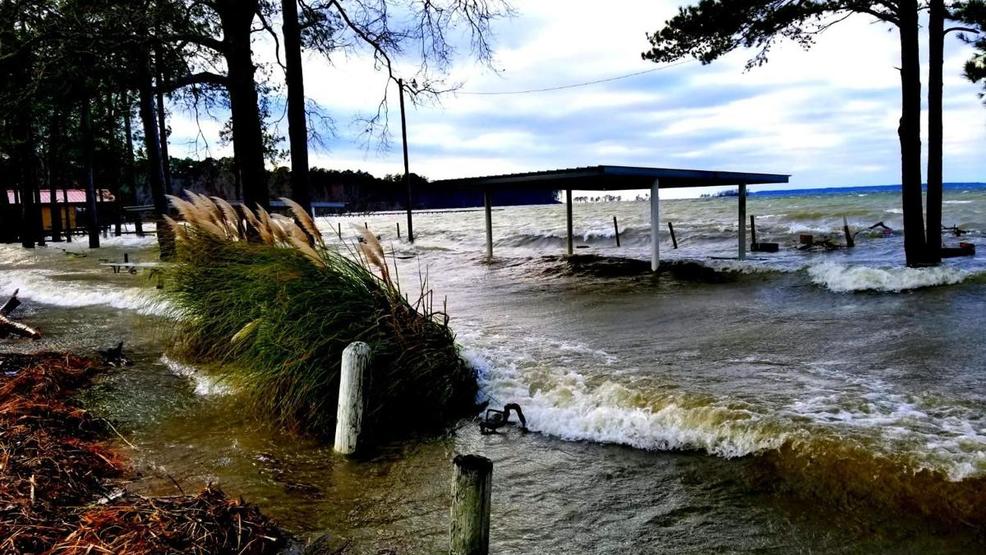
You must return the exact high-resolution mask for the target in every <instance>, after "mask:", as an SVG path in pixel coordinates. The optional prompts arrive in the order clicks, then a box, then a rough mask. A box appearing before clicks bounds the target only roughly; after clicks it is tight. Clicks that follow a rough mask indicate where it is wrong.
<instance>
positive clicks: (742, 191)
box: [737, 183, 746, 260]
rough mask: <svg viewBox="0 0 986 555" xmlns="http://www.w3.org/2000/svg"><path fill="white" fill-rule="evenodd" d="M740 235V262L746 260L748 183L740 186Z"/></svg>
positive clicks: (738, 238)
mask: <svg viewBox="0 0 986 555" xmlns="http://www.w3.org/2000/svg"><path fill="white" fill-rule="evenodd" d="M738 201H739V210H738V211H739V233H738V236H737V241H738V243H739V244H738V245H737V246H738V249H737V250H738V258H739V259H740V260H746V183H740V185H739V198H738Z"/></svg>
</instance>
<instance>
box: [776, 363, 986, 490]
mask: <svg viewBox="0 0 986 555" xmlns="http://www.w3.org/2000/svg"><path fill="white" fill-rule="evenodd" d="M808 372H809V373H811V374H813V375H820V376H822V377H824V378H826V379H827V380H831V381H832V383H833V384H837V385H835V386H833V387H831V388H826V389H822V390H820V389H819V384H818V383H817V382H815V383H814V384H813V386H812V387H811V389H812V391H811V392H810V393H808V394H806V395H805V396H804V397H803V398H801V399H797V400H795V401H793V402H791V403H790V404H789V405H788V406H786V407H784V408H782V409H780V410H779V411H778V413H779V414H782V415H784V416H785V417H793V418H796V419H798V420H802V421H804V420H808V421H811V422H813V423H815V424H818V425H821V426H823V427H825V428H826V429H830V430H837V431H839V433H845V434H848V435H851V436H855V437H860V438H864V439H866V440H868V441H867V442H868V443H870V444H872V445H874V447H876V448H878V449H880V450H881V451H884V452H887V453H897V454H903V453H906V454H907V455H908V457H909V458H910V459H911V460H913V461H915V463H916V464H918V465H919V466H921V467H924V468H928V469H932V470H940V471H944V472H945V473H946V475H947V476H948V477H949V479H950V480H953V481H960V480H963V479H965V478H968V477H971V476H977V475H982V474H983V473H986V424H984V423H983V422H982V415H980V414H977V413H976V412H974V411H972V410H969V409H968V408H964V407H961V406H958V405H955V406H941V405H940V404H939V403H935V402H931V403H929V402H927V401H926V400H925V399H924V398H923V397H922V396H921V395H919V394H913V393H904V392H900V391H898V390H897V389H896V388H895V387H894V386H892V385H891V384H889V383H887V382H885V381H883V380H880V379H879V378H875V377H873V376H866V377H865V378H863V377H860V376H855V375H853V374H851V373H846V372H840V371H837V370H835V369H831V368H824V367H814V368H810V369H809V370H808Z"/></svg>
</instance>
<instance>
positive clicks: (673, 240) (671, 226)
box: [668, 222, 678, 249]
mask: <svg viewBox="0 0 986 555" xmlns="http://www.w3.org/2000/svg"><path fill="white" fill-rule="evenodd" d="M668 231H669V232H671V246H672V247H674V248H676V249H677V248H678V238H677V237H675V236H674V224H673V223H671V222H668Z"/></svg>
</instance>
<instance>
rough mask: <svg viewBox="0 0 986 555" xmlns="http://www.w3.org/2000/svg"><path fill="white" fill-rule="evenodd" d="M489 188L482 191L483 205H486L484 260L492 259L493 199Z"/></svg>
mask: <svg viewBox="0 0 986 555" xmlns="http://www.w3.org/2000/svg"><path fill="white" fill-rule="evenodd" d="M490 197H492V195H491V194H490V192H489V190H486V191H483V205H484V206H485V207H486V260H493V199H492V198H490Z"/></svg>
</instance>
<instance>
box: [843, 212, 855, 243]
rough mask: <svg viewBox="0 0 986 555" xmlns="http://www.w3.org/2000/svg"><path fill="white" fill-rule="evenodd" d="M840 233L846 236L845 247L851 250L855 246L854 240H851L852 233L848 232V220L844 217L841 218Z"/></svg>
mask: <svg viewBox="0 0 986 555" xmlns="http://www.w3.org/2000/svg"><path fill="white" fill-rule="evenodd" d="M842 232H843V233H845V234H846V247H847V248H850V249H851V248H853V247H855V246H856V240H855V239H853V238H852V233H850V232H849V220H848V219H846V217H845V216H843V217H842Z"/></svg>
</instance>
